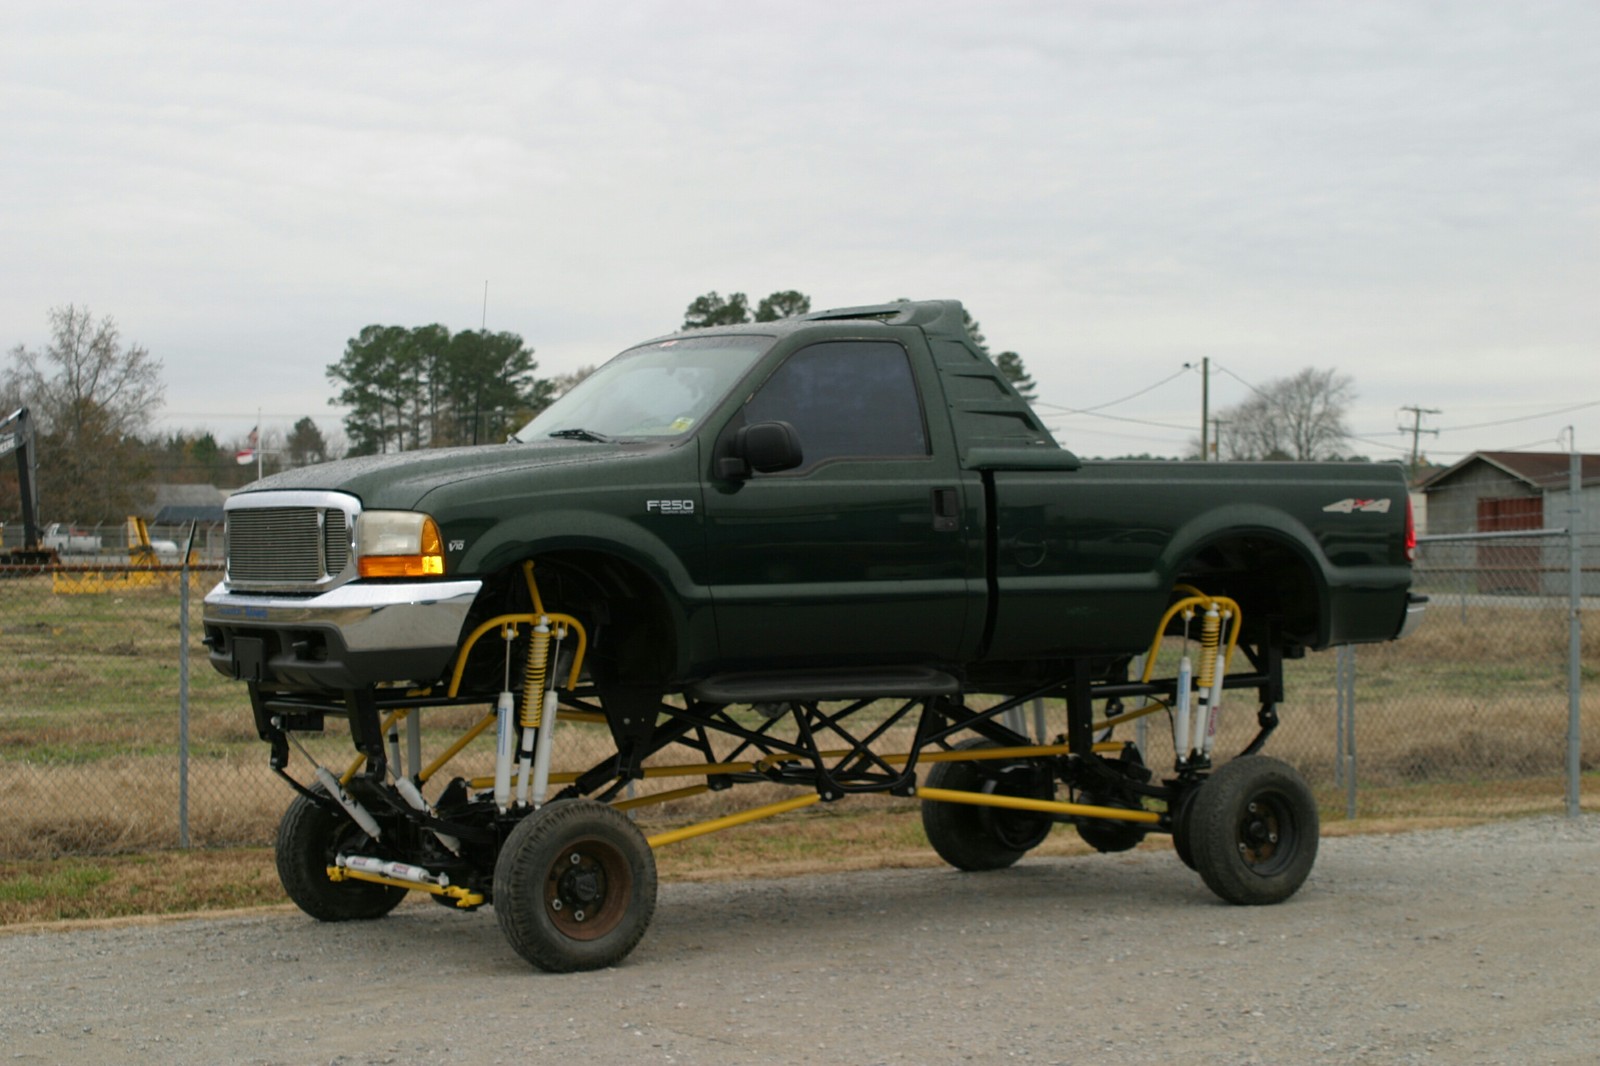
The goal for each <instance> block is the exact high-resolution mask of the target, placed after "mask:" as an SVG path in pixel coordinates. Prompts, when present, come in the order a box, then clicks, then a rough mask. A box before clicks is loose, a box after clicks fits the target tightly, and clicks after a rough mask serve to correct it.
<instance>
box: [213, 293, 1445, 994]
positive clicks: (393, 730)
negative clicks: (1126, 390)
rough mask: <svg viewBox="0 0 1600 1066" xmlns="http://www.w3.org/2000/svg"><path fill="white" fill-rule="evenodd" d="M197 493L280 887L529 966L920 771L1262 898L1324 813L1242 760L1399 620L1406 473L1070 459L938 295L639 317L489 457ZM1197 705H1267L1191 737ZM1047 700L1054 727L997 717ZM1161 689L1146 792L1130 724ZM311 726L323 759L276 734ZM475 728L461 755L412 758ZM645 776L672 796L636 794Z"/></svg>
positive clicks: (972, 847) (315, 472) (952, 842)
mask: <svg viewBox="0 0 1600 1066" xmlns="http://www.w3.org/2000/svg"><path fill="white" fill-rule="evenodd" d="M226 513H227V529H228V572H227V578H226V580H225V581H224V582H223V583H222V584H221V585H219V586H218V587H217V588H216V589H215V590H214V591H213V592H212V593H211V594H210V595H209V596H207V597H206V604H205V628H206V642H207V644H208V646H209V648H210V655H211V660H212V662H213V664H214V665H215V666H216V668H217V669H218V670H220V671H222V672H223V673H224V674H226V675H228V676H229V677H233V678H237V679H239V680H242V681H245V682H247V683H248V686H249V691H250V697H251V702H252V706H253V709H254V716H255V726H256V729H257V730H258V732H259V734H260V736H261V737H262V739H263V740H265V741H267V742H269V743H270V745H271V750H272V754H271V761H272V766H273V767H274V769H275V770H277V771H278V772H279V773H280V774H281V775H282V776H284V777H285V779H287V780H289V781H290V783H291V784H292V785H293V786H294V788H295V789H296V790H297V791H298V792H299V795H298V797H297V798H296V799H295V800H294V802H293V804H292V805H291V807H290V808H289V810H288V813H287V814H286V815H285V817H284V820H283V823H282V826H281V828H280V832H279V837H278V844H277V865H278V870H279V874H280V876H281V878H282V881H283V884H284V887H285V889H286V891H287V892H288V894H289V896H290V898H291V899H293V900H294V901H295V903H297V904H298V905H299V906H300V907H301V908H302V909H303V910H305V911H306V912H307V913H309V914H311V915H312V916H314V917H317V918H320V919H324V920H342V919H361V918H375V917H379V916H381V915H383V914H385V913H387V912H388V911H389V910H390V909H392V908H393V907H394V906H395V904H396V903H397V902H398V900H399V899H400V898H401V897H402V896H403V895H404V893H405V892H406V891H407V890H412V891H423V892H427V893H431V894H432V895H434V896H435V897H437V898H438V899H439V900H440V901H441V902H444V903H449V904H452V905H455V906H458V907H461V908H463V909H471V908H473V907H476V906H479V905H481V904H483V903H492V904H493V905H494V908H495V912H496V915H497V918H498V919H499V922H500V925H501V928H502V930H503V931H504V933H505V935H506V937H507V939H508V940H509V941H510V943H511V945H512V947H513V948H514V949H515V950H516V951H517V952H518V953H519V954H521V955H522V956H523V957H524V958H526V959H528V960H529V961H530V962H532V963H533V964H534V965H536V966H539V967H541V968H544V969H550V970H574V969H588V968H594V967H600V966H606V965H610V964H612V963H615V962H617V961H618V960H620V959H622V958H623V957H624V956H626V955H627V954H628V953H629V952H630V951H631V950H632V949H633V948H634V946H635V945H636V944H637V943H638V941H639V940H640V938H641V937H642V936H643V935H644V932H645V929H646V926H647V925H648V923H649V920H650V917H651V915H652V913H653V910H654V905H655V887H656V875H655V863H654V857H653V853H652V848H654V847H659V846H662V845H664V844H667V843H671V842H673V841H677V840H681V839H684V838H686V837H689V836H694V835H697V834H699V833H702V832H710V831H714V830H717V829H721V828H726V827H727V826H728V825H730V824H739V823H743V822H747V821H751V820H753V819H756V818H761V817H766V816H769V815H772V814H777V813H781V812H783V811H787V810H793V809H795V808H796V807H800V806H805V805H807V804H809V803H814V802H818V801H835V800H838V799H841V798H843V797H845V796H846V795H849V794H851V793H857V792H872V791H880V792H888V793H892V794H896V795H902V796H908V797H911V796H915V797H918V798H919V799H920V801H921V803H922V811H923V822H924V826H925V828H926V830H927V833H928V837H929V840H930V843H931V844H932V846H933V847H934V849H935V850H936V851H937V852H938V853H939V854H940V855H941V856H942V857H943V858H944V859H946V860H947V861H948V862H950V863H951V864H952V865H954V866H956V867H959V868H961V869H966V870H979V869H993V868H998V867H1004V866H1007V865H1010V864H1011V863H1014V862H1016V861H1017V859H1018V858H1020V857H1021V856H1022V855H1023V854H1024V853H1026V852H1027V851H1028V850H1029V849H1031V848H1032V847H1034V846H1036V845H1037V844H1038V843H1039V842H1040V841H1041V840H1043V839H1044V837H1045V835H1046V834H1047V833H1048V832H1049V831H1050V830H1051V829H1052V828H1053V826H1054V825H1055V824H1057V823H1070V824H1073V825H1074V826H1076V828H1077V831H1078V832H1079V833H1080V834H1081V835H1082V836H1083V837H1084V839H1085V840H1087V841H1089V842H1090V843H1091V844H1093V845H1094V846H1095V847H1096V848H1098V849H1099V850H1102V851H1120V850H1124V849H1126V848H1130V847H1133V846H1134V845H1135V844H1137V843H1138V842H1139V841H1140V840H1141V839H1142V838H1143V837H1144V836H1145V835H1146V834H1147V833H1150V832H1158V833H1169V834H1172V835H1173V837H1174V838H1175V843H1176V845H1177V850H1178V853H1179V855H1180V857H1181V858H1182V859H1183V860H1184V861H1185V862H1186V863H1188V864H1189V865H1190V866H1192V867H1193V868H1195V869H1196V870H1197V871H1198V872H1199V874H1200V875H1201V877H1202V879H1203V880H1204V881H1205V883H1206V884H1207V885H1208V886H1209V887H1210V888H1211V889H1212V890H1213V891H1214V892H1215V893H1217V894H1218V895H1219V896H1221V897H1222V898H1223V899H1225V900H1228V901H1231V902H1234V903H1243V904H1260V903H1273V902H1277V901H1279V900H1282V899H1285V898H1287V897H1289V896H1290V895H1292V894H1293V893H1294V892H1295V891H1296V890H1297V889H1298V888H1299V886H1300V884H1301V883H1302V882H1303V881H1304V879H1305V877H1306V876H1307V874H1308V873H1309V871H1310V869H1311V865H1312V862H1313V861H1314V859H1315V855H1316V849H1317V836H1318V820H1317V810H1316V807H1315V805H1314V803H1313V801H1312V797H1311V794H1310V790H1309V789H1308V788H1307V786H1306V784H1305V782H1304V781H1303V780H1302V779H1301V777H1300V775H1299V774H1298V773H1296V772H1295V770H1294V769H1293V768H1291V767H1290V766H1288V765H1286V764H1284V763H1282V762H1280V761H1278V760H1275V759H1272V758H1269V757H1267V756H1264V755H1261V754H1258V753H1259V751H1260V749H1261V747H1262V745H1263V743H1264V742H1265V740H1266V739H1267V736H1268V734H1270V733H1271V732H1272V730H1273V727H1274V725H1275V724H1276V722H1277V711H1276V708H1277V705H1278V703H1279V702H1280V700H1281V699H1282V697H1283V692H1282V689H1283V674H1282V662H1283V659H1284V658H1285V657H1295V656H1299V655H1301V654H1303V652H1304V651H1305V650H1306V649H1308V648H1312V649H1314V648H1324V647H1327V646H1330V645H1335V644H1344V643H1358V642H1370V641H1385V640H1390V639H1393V638H1395V637H1398V636H1400V635H1401V633H1402V631H1403V630H1405V629H1406V628H1407V627H1408V626H1409V625H1410V624H1411V623H1413V622H1415V621H1416V620H1417V619H1418V618H1419V616H1420V612H1421V610H1422V602H1421V598H1420V597H1416V596H1413V595H1411V594H1410V593H1409V591H1408V590H1409V585H1410V580H1411V571H1410V556H1411V553H1412V550H1413V546H1414V536H1413V531H1412V527H1411V522H1410V512H1409V507H1408V505H1407V495H1406V486H1405V483H1404V480H1403V478H1402V475H1401V471H1400V468H1399V467H1398V466H1384V465H1372V464H1335V463H1328V464H1290V463H1264V464H1233V463H1209V464H1202V463H1162V462H1138V463H1125V462H1082V461H1080V460H1079V459H1078V458H1077V457H1076V456H1074V455H1073V454H1072V453H1071V452H1069V451H1066V450H1065V449H1063V448H1061V447H1059V446H1058V445H1057V444H1056V442H1055V441H1054V440H1052V439H1051V437H1050V434H1049V433H1048V432H1047V431H1046V430H1045V429H1044V427H1043V425H1042V424H1041V422H1040V421H1039V419H1038V418H1037V417H1036V416H1035V414H1034V413H1033V412H1032V410H1031V409H1030V408H1029V407H1028V405H1027V404H1026V403H1025V402H1024V401H1023V400H1022V399H1021V398H1020V397H1019V396H1018V395H1017V394H1016V392H1015V391H1014V390H1013V389H1012V388H1011V387H1010V385H1009V384H1008V383H1007V382H1006V380H1005V379H1004V377H1003V376H1002V375H1001V374H1000V373H999V371H998V370H997V368H996V367H995V366H994V364H992V363H991V362H990V361H989V360H988V359H987V358H986V357H985V356H984V355H983V354H982V353H981V352H980V351H979V350H978V349H977V348H976V347H975V346H974V345H973V344H972V342H971V340H970V338H969V337H968V335H967V332H966V330H965V329H964V328H963V326H962V310H961V305H960V304H959V303H957V302H955V301H933V302H924V303H902V304H891V305H885V306H875V307H862V308H852V309H846V310H838V311H824V312H820V313H816V314H809V315H804V316H801V317H799V318H794V319H788V320H785V321H782V322H775V323H762V324H758V325H749V326H736V327H728V328H713V329H706V330H697V331H690V332H685V333H680V334H675V335H672V336H669V337H665V338H662V339H658V340H654V341H650V342H648V343H645V344H641V345H639V346H638V347H635V348H631V349H629V350H628V351H625V352H623V353H622V354H621V355H619V356H617V357H616V358H615V359H614V360H612V361H611V362H609V363H607V364H606V365H605V366H603V367H602V368H601V369H600V370H598V371H597V372H596V373H594V374H593V375H592V376H591V377H589V378H588V379H586V380H585V381H584V382H582V383H581V384H580V385H578V386H577V387H576V388H574V389H573V390H572V391H571V392H569V393H568V394H567V395H565V396H563V397H562V398H561V399H560V400H558V401H557V402H556V403H555V404H554V405H552V406H551V407H550V408H548V409H547V410H545V411H544V412H543V413H541V414H540V415H539V416H538V417H536V418H534V419H533V421H532V422H530V423H529V424H528V425H527V426H526V427H524V428H523V429H522V430H521V431H520V432H519V433H518V434H517V435H516V436H515V437H514V438H513V439H512V441H510V442H508V443H507V444H505V445H501V446H495V447H483V448H464V449H453V450H439V451H423V452H410V453H406V454H401V455H389V456H377V457H372V458H365V459H354V460H349V461H345V462H340V463H332V464H328V465H324V466H316V467H310V468H306V469H302V470H296V471H291V472H288V473H284V474H279V475H276V476H274V477H270V478H267V479H265V480H263V481H260V482H257V483H256V484H255V485H252V486H250V487H249V488H248V489H246V490H244V491H241V492H239V493H236V494H235V495H234V496H232V497H231V498H230V499H229V500H228V503H227V508H226ZM1236 653H1237V654H1236ZM1163 659H1164V660H1166V661H1167V662H1168V663H1169V664H1172V665H1169V666H1167V667H1165V668H1158V667H1160V663H1161V662H1162V661H1163ZM1229 690H1243V691H1245V692H1247V693H1249V694H1250V695H1251V696H1252V697H1253V702H1254V703H1255V704H1256V705H1257V710H1256V711H1255V716H1256V719H1257V722H1258V728H1257V729H1256V732H1255V737H1254V739H1253V740H1252V741H1251V742H1250V743H1249V744H1248V745H1247V746H1246V747H1245V749H1244V751H1243V752H1242V753H1241V754H1242V757H1236V758H1233V759H1232V760H1230V761H1226V762H1222V761H1220V759H1218V758H1217V757H1216V756H1214V753H1213V746H1214V738H1215V736H1216V732H1215V726H1216V719H1217V714H1218V712H1219V710H1220V706H1221V703H1222V698H1223V695H1224V693H1225V692H1227V691H1229ZM1047 697H1049V698H1054V699H1059V700H1060V701H1061V705H1062V706H1063V707H1064V716H1065V722H1064V727H1063V728H1062V729H1061V731H1060V732H1059V733H1058V734H1057V735H1056V736H1055V737H1054V739H1051V738H1049V737H1048V736H1046V735H1041V736H1038V737H1030V736H1028V735H1026V734H1025V733H1023V732H1021V731H1019V730H1018V728H1017V722H1018V716H1017V715H1016V711H1017V710H1018V709H1019V708H1023V707H1029V706H1035V705H1036V704H1035V701H1038V700H1040V699H1042V698H1047ZM458 705H476V706H478V707H480V708H482V714H481V717H476V722H475V724H474V725H473V726H472V727H471V728H470V729H468V730H467V733H466V735H465V736H464V737H463V738H462V739H461V740H459V741H457V742H456V743H455V744H452V745H450V746H449V747H448V748H446V749H445V750H444V751H443V752H442V753H441V754H440V755H439V756H438V757H437V758H435V759H433V760H432V761H431V762H427V763H424V762H423V757H422V752H421V748H422V740H421V737H422V729H421V724H420V723H421V720H422V718H423V716H424V715H426V714H427V713H429V711H431V710H432V709H434V708H441V707H453V706H458ZM1097 708H1098V709H1097ZM1153 713H1161V714H1164V715H1165V716H1166V718H1167V719H1168V720H1170V722H1171V726H1172V732H1173V751H1174V752H1175V753H1176V754H1175V757H1174V760H1173V765H1172V767H1171V769H1170V772H1168V773H1167V774H1166V775H1165V776H1162V777H1160V778H1159V779H1158V778H1157V777H1156V776H1155V773H1154V771H1153V769H1152V768H1150V767H1147V766H1146V765H1145V764H1144V761H1143V759H1142V757H1141V754H1140V752H1139V750H1138V748H1137V747H1136V746H1135V744H1134V743H1133V742H1132V741H1131V740H1129V739H1127V738H1126V735H1125V734H1126V731H1125V730H1123V728H1122V727H1123V726H1124V724H1125V723H1127V722H1131V721H1133V720H1135V719H1137V718H1141V717H1143V716H1146V715H1149V714H1153ZM328 718H344V719H346V720H347V722H348V727H349V731H350V734H351V737H352V740H353V744H354V748H355V756H354V762H353V763H352V764H351V765H350V766H349V768H348V769H346V770H344V771H343V772H342V773H336V772H335V771H333V770H331V769H329V768H327V767H323V766H319V765H317V764H316V763H315V762H314V760H311V758H310V755H309V754H307V749H306V747H305V745H304V744H303V743H302V740H301V736H302V734H305V733H308V732H316V731H320V730H322V729H323V728H324V725H325V722H326V720H327V719H328ZM558 722H566V723H570V722H591V723H603V725H604V727H605V731H606V735H607V736H609V738H610V746H611V748H612V751H611V754H609V755H608V757H606V758H604V759H602V760H600V761H599V762H597V763H595V764H594V765H588V766H582V767H578V768H576V769H572V770H567V771H553V770H552V769H551V767H550V753H551V751H552V748H553V745H554V743H555V732H556V729H557V724H558ZM402 723H403V724H404V727H405V729H406V731H407V732H406V739H405V743H404V744H402V742H401V739H400V729H401V725H402ZM591 728H593V727H591ZM1119 732H1121V733H1124V736H1122V737H1119V736H1117V734H1118V733H1119ZM480 734H487V735H488V736H487V737H486V738H485V744H486V746H488V747H492V749H493V751H492V755H493V759H492V764H493V768H494V772H493V773H492V774H489V773H487V772H485V773H483V774H482V775H481V776H478V777H468V776H455V777H451V778H449V779H448V780H445V778H444V776H443V775H441V774H440V770H441V768H442V767H444V766H445V765H447V764H449V763H450V762H451V761H452V760H454V759H455V758H456V757H457V756H458V754H459V753H460V752H462V751H463V750H465V749H466V747H467V745H468V742H470V741H471V740H472V739H474V738H476V737H477V736H479V735H480ZM491 740H492V744H491V743H490V741H491ZM291 747H293V748H295V749H296V750H299V751H300V752H301V753H302V754H305V755H306V758H307V759H308V761H309V762H310V765H309V767H308V773H302V774H301V775H300V777H298V778H297V777H295V776H292V775H291V774H290V773H289V772H288V766H289V756H290V751H291ZM896 749H898V750H896ZM484 754H485V765H487V763H488V759H487V756H488V755H489V754H491V753H490V752H488V751H485V753H484ZM1219 754H1220V753H1219ZM685 759H687V760H688V762H687V764H685V763H684V760H685ZM1214 760H1215V761H1214ZM919 771H925V773H922V775H921V776H920V777H919ZM674 776H677V777H688V778H692V779H694V780H695V782H696V783H695V784H693V785H691V786H689V787H686V788H674V789H670V790H667V791H661V790H659V789H658V788H657V787H656V786H657V785H658V784H659V783H660V782H661V781H663V780H665V779H670V778H672V777H674ZM758 782H760V783H775V784H779V785H788V786H794V787H795V788H796V790H797V792H798V793H799V795H797V796H795V797H793V798H790V799H787V800H783V801H780V802H777V803H770V804H766V805H762V806H757V807H755V808H753V809H750V810H747V811H744V812H742V813H738V814H734V815H730V816H726V817H723V818H717V819H712V820H710V821H706V822H701V823H697V824H693V825H688V826H685V827H683V828H678V829H672V830H668V831H664V832H660V833H656V834H655V835H653V836H650V837H648V838H646V837H645V836H644V835H643V834H642V833H641V832H640V831H639V830H638V829H637V828H636V827H635V825H634V823H633V822H632V821H631V820H630V818H629V817H628V816H627V814H626V812H627V811H630V810H632V809H634V808H637V807H639V806H642V805H645V804H648V803H657V802H668V801H671V800H675V799H679V798H682V797H684V796H687V795H690V794H694V793H699V792H705V791H707V790H708V789H711V790H720V789H725V788H729V787H731V786H734V785H742V784H747V783H758ZM1063 794H1064V795H1063Z"/></svg>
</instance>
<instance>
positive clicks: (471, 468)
mask: <svg viewBox="0 0 1600 1066" xmlns="http://www.w3.org/2000/svg"><path fill="white" fill-rule="evenodd" d="M661 448H662V445H659V444H637V443H614V444H600V443H595V442H590V441H566V440H560V441H540V442H536V443H533V444H489V445H480V446H477V447H469V448H424V449H420V450H418V451H414V452H400V453H398V454H394V455H367V456H362V457H360V458H356V459H340V460H338V461H336V462H332V463H320V464H318V465H316V466H305V467H299V468H297V469H294V470H285V471H284V472H283V473H281V474H273V475H272V476H271V477H266V478H262V479H261V480H260V481H253V482H251V483H250V484H248V485H246V486H245V487H244V488H242V489H240V490H239V491H240V492H241V493H245V492H272V491H279V490H285V489H293V490H308V489H314V490H323V491H330V492H347V493H350V494H351V495H353V496H355V497H357V498H358V499H360V500H361V503H362V506H363V507H368V508H372V507H394V508H401V509H410V508H413V507H415V506H416V505H417V504H418V502H419V501H421V499H422V497H423V496H425V495H427V494H428V493H429V492H431V491H432V490H434V489H436V488H438V487H440V486H441V485H447V484H459V483H460V482H463V481H470V480H473V479H475V478H481V477H494V476H498V475H503V474H518V473H526V472H528V471H532V470H539V469H547V468H552V467H558V466H586V465H594V464H599V463H606V462H614V461H616V460H618V459H622V458H624V457H633V456H636V455H639V454H640V453H647V452H650V453H653V452H656V451H659V450H661Z"/></svg>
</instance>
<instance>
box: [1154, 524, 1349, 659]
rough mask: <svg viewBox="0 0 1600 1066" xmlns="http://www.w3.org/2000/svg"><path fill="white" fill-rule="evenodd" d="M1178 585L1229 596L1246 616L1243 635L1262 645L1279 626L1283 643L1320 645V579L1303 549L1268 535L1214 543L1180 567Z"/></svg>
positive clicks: (1248, 640) (1228, 539) (1225, 539)
mask: <svg viewBox="0 0 1600 1066" xmlns="http://www.w3.org/2000/svg"><path fill="white" fill-rule="evenodd" d="M1177 583H1179V584H1188V585H1192V586H1194V587H1195V588H1197V589H1199V590H1200V591H1201V592H1204V593H1205V594H1206V595H1209V596H1226V597H1228V598H1229V599H1232V600H1234V601H1235V602H1237V603H1238V604H1239V610H1240V612H1241V613H1242V614H1243V615H1244V628H1243V629H1242V630H1241V634H1240V636H1241V639H1242V640H1244V641H1246V642H1248V643H1252V644H1259V643H1262V642H1264V641H1266V640H1267V639H1268V638H1269V634H1270V633H1271V632H1272V630H1273V629H1274V628H1275V629H1276V631H1277V637H1276V640H1277V641H1278V643H1280V644H1286V643H1294V644H1301V645H1305V646H1306V647H1319V646H1320V645H1321V644H1322V643H1323V641H1322V639H1321V638H1322V633H1321V628H1322V618H1323V609H1322V607H1323V604H1322V598H1323V596H1324V595H1325V590H1324V588H1323V584H1322V581H1321V580H1320V579H1319V577H1318V575H1317V572H1316V569H1315V567H1314V566H1313V565H1312V563H1311V562H1310V561H1309V560H1308V559H1306V557H1305V556H1304V555H1303V554H1301V552H1300V550H1299V549H1298V548H1297V547H1295V546H1293V545H1291V544H1288V543H1285V542H1284V541H1281V540H1278V539H1276V538H1273V537H1270V536H1261V535H1251V534H1244V535H1239V536H1232V537H1225V538H1222V539H1219V540H1216V541H1212V542H1211V543H1209V544H1206V545H1205V546H1204V547H1202V548H1200V549H1199V550H1198V551H1196V552H1195V554H1194V555H1193V556H1192V557H1190V559H1189V560H1188V561H1187V562H1186V563H1184V565H1183V566H1182V567H1180V568H1179V570H1178V577H1177Z"/></svg>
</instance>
